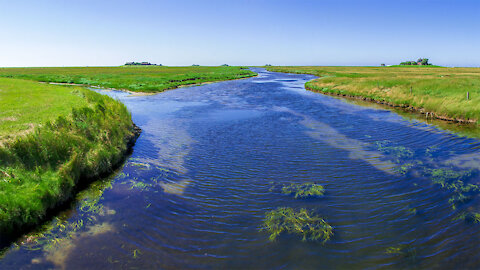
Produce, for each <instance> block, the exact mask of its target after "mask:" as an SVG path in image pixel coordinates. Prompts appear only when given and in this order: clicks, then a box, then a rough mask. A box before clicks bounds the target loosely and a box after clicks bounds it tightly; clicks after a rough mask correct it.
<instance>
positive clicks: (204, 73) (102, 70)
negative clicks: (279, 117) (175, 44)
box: [0, 66, 255, 92]
mask: <svg viewBox="0 0 480 270" xmlns="http://www.w3.org/2000/svg"><path fill="white" fill-rule="evenodd" d="M254 75H255V73H254V72H252V71H250V70H248V69H246V68H243V67H205V66H192V67H165V66H120V67H45V68H42V67H40V68H0V77H4V78H19V79H28V80H33V81H39V82H54V83H73V84H83V85H91V86H100V87H104V88H115V89H121V90H129V91H134V92H161V91H164V90H168V89H174V88H177V87H180V86H185V85H195V84H201V83H206V82H216V81H225V80H234V79H241V78H247V77H251V76H254Z"/></svg>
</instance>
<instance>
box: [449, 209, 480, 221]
mask: <svg viewBox="0 0 480 270" xmlns="http://www.w3.org/2000/svg"><path fill="white" fill-rule="evenodd" d="M453 220H463V221H465V222H467V223H474V224H479V223H480V213H477V212H471V211H464V212H462V213H460V214H459V215H458V216H456V217H455V218H454V219H453Z"/></svg>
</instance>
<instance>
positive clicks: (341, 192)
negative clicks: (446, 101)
mask: <svg viewBox="0 0 480 270" xmlns="http://www.w3.org/2000/svg"><path fill="white" fill-rule="evenodd" d="M254 70H255V71H256V72H258V73H259V76H258V77H256V78H250V79H244V80H238V81H227V82H220V83H215V84H208V85H203V86H198V87H188V88H181V89H176V90H172V91H166V92H163V93H160V94H157V95H153V96H130V95H129V94H127V93H123V92H117V91H102V92H103V93H105V94H107V95H111V96H114V97H116V98H118V99H120V100H121V101H122V102H124V103H125V104H126V105H127V107H128V108H129V109H130V110H131V111H132V115H133V120H134V122H135V123H136V124H137V125H138V126H139V127H140V128H142V130H143V133H142V135H141V137H140V138H139V139H138V141H137V143H136V145H135V147H134V152H133V154H132V156H131V157H130V158H129V159H128V160H127V162H126V163H125V164H124V166H123V167H122V168H121V169H120V170H119V171H118V172H116V173H115V174H114V175H112V176H111V177H110V178H108V179H104V180H102V181H99V182H96V183H94V184H93V185H92V186H91V187H90V188H89V189H87V190H85V191H84V192H82V193H81V194H79V196H78V199H77V203H76V204H75V205H74V207H73V208H72V209H71V210H69V211H66V212H64V213H62V214H61V215H59V216H58V217H56V218H54V220H53V221H51V222H48V224H46V225H45V226H44V227H43V229H42V228H39V230H38V231H37V232H36V233H35V234H30V235H28V236H25V238H23V239H21V240H19V242H18V243H15V244H12V245H11V246H10V248H8V249H7V250H6V251H4V255H3V257H2V258H1V260H0V269H51V268H55V269H185V268H200V269H211V268H227V269H246V268H255V269H259V268H261V269H291V268H296V269H298V268H300V269H319V268H320V269H332V268H349V269H350V268H357V269H360V268H362V269H365V268H373V269H377V268H398V269H404V268H422V269H424V268H433V269H439V268H444V269H452V268H480V260H479V259H478V254H479V252H480V234H479V232H480V223H476V221H475V219H474V218H472V217H474V213H480V197H479V193H480V191H477V190H476V189H475V188H474V186H478V185H480V175H479V170H480V141H479V140H477V139H472V138H466V137H461V136H458V135H455V134H453V133H451V132H445V131H442V130H440V129H438V128H436V127H435V126H432V125H429V124H427V123H423V122H421V121H416V120H413V119H406V118H404V117H402V116H400V115H398V114H397V113H394V112H391V111H389V110H385V109H382V108H371V107H365V106H359V105H356V104H352V103H348V102H345V101H344V100H342V99H338V98H334V97H330V96H325V95H321V94H318V93H313V92H309V91H306V90H305V89H304V83H305V82H306V81H308V80H310V79H313V78H314V77H313V76H311V75H294V74H281V73H273V72H267V71H265V70H263V69H254ZM308 182H316V183H318V184H321V185H322V186H323V187H324V188H325V194H324V196H322V197H320V198H309V199H301V198H300V199H299V198H295V197H294V196H289V195H286V194H283V193H282V191H281V189H282V186H285V185H290V184H292V183H308ZM469 187H470V188H469ZM278 207H291V208H293V209H296V210H299V209H301V208H306V209H309V210H310V211H312V212H313V213H315V214H318V215H319V216H321V217H323V218H324V219H325V220H326V221H327V222H328V223H329V224H330V225H331V226H332V227H333V233H334V235H333V237H332V238H331V239H330V240H329V241H328V242H326V243H325V244H323V243H321V242H314V241H305V242H304V241H301V238H300V237H297V236H295V235H280V236H279V237H278V238H277V239H276V241H274V242H272V241H269V234H268V233H267V232H265V231H261V230H260V228H261V227H262V223H263V219H264V217H265V214H266V213H267V212H269V211H271V210H274V209H277V208H278Z"/></svg>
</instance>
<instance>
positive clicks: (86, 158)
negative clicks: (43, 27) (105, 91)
mask: <svg viewBox="0 0 480 270" xmlns="http://www.w3.org/2000/svg"><path fill="white" fill-rule="evenodd" d="M0 89H1V90H0V97H1V99H0V105H1V107H2V111H1V112H0V119H1V121H0V126H1V127H2V129H1V132H0V139H1V141H2V143H1V144H0V233H1V234H0V236H2V235H4V236H5V235H9V234H11V233H15V232H18V231H21V230H23V229H26V228H29V227H31V226H34V225H36V224H38V223H39V222H41V221H42V220H43V219H44V218H45V217H46V215H47V213H48V211H50V210H52V209H54V208H56V207H57V206H59V205H61V204H62V203H64V202H66V201H68V200H69V199H71V198H72V196H73V195H74V194H75V193H76V191H77V189H78V187H79V186H81V185H85V184H87V183H89V182H90V181H92V180H93V179H97V178H98V177H101V176H103V175H105V174H108V173H109V172H111V171H112V170H113V169H114V168H115V167H116V166H118V165H119V164H120V163H121V162H122V161H123V160H124V158H125V156H126V154H127V153H128V151H129V149H130V148H131V147H132V146H133V144H134V143H135V140H136V138H137V137H138V135H139V129H138V128H137V127H136V126H135V125H134V124H133V122H132V120H131V115H130V112H129V111H128V110H127V108H126V107H125V106H124V105H123V104H122V103H121V102H119V101H116V100H114V99H112V98H110V97H107V96H105V95H101V94H98V93H95V92H94V91H91V90H88V89H84V88H80V87H62V86H52V85H46V84H39V83H36V82H30V81H25V80H17V79H0Z"/></svg>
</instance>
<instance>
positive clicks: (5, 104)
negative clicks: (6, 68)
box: [0, 78, 87, 142]
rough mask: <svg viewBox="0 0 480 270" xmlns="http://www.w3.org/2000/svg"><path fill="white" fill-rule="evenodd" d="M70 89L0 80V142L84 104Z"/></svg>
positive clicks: (28, 82) (24, 81)
mask: <svg viewBox="0 0 480 270" xmlns="http://www.w3.org/2000/svg"><path fill="white" fill-rule="evenodd" d="M76 93H78V91H77V92H75V91H73V88H71V87H63V86H54V85H46V84H40V83H37V82H32V81H26V80H17V79H5V78H0V108H1V109H0V142H2V141H5V140H9V139H13V138H15V137H16V136H18V135H21V134H25V133H27V132H30V131H32V130H33V129H34V128H35V127H36V126H39V125H42V124H45V123H46V122H47V121H53V120H55V119H56V118H57V117H58V116H61V115H63V116H66V115H68V114H70V113H71V111H72V108H74V107H81V106H85V105H87V102H86V101H85V99H84V98H82V97H81V96H80V95H78V94H76Z"/></svg>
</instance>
